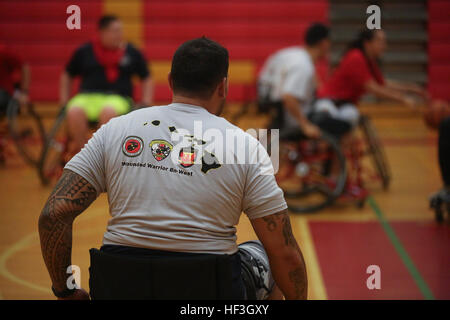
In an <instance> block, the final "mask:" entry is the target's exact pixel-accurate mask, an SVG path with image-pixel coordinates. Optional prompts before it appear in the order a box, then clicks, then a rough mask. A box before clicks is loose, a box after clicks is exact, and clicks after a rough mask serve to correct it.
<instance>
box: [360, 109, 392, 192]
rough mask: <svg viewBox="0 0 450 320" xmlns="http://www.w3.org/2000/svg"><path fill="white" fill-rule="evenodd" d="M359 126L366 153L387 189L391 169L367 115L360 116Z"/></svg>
mask: <svg viewBox="0 0 450 320" xmlns="http://www.w3.org/2000/svg"><path fill="white" fill-rule="evenodd" d="M360 127H361V129H362V132H363V135H364V138H365V140H366V143H367V146H368V150H367V151H368V153H369V155H370V157H371V158H372V163H373V165H374V167H375V170H376V172H377V174H378V176H379V177H380V179H381V182H382V184H383V189H384V190H387V189H388V188H389V185H390V183H391V170H390V167H389V163H388V161H387V157H386V154H385V152H384V149H383V145H382V144H381V142H380V139H379V138H378V135H377V133H376V130H375V128H374V127H373V125H372V122H371V121H370V119H369V118H368V117H367V116H362V117H361V119H360Z"/></svg>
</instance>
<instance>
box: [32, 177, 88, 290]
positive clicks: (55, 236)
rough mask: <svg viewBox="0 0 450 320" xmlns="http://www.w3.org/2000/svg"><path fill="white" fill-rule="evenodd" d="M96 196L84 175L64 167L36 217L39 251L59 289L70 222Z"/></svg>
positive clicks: (63, 277)
mask: <svg viewBox="0 0 450 320" xmlns="http://www.w3.org/2000/svg"><path fill="white" fill-rule="evenodd" d="M96 197H97V192H96V190H95V188H94V187H93V186H92V185H91V184H90V183H89V182H88V181H87V180H86V179H84V178H83V177H81V176H80V175H78V174H76V173H74V172H72V171H70V170H64V172H63V175H62V177H61V179H60V180H59V181H58V183H57V184H56V186H55V188H54V190H53V192H52V193H51V195H50V197H49V198H48V200H47V203H46V204H45V206H44V209H43V210H42V212H41V216H40V217H39V236H40V240H41V249H42V255H43V257H44V261H45V264H46V266H47V269H48V272H49V274H50V278H51V280H52V283H53V287H54V288H55V289H56V290H58V291H62V290H64V289H65V288H66V279H67V277H68V275H67V273H66V269H67V267H68V266H70V265H71V254H72V223H73V220H74V219H75V218H76V217H77V216H78V215H79V214H80V213H82V212H83V211H84V210H85V209H86V208H87V207H88V206H89V205H90V204H91V203H92V202H93V201H94V200H95V198H96Z"/></svg>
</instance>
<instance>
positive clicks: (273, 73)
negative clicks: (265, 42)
mask: <svg viewBox="0 0 450 320" xmlns="http://www.w3.org/2000/svg"><path fill="white" fill-rule="evenodd" d="M315 72H316V71H315V67H314V63H313V61H312V59H311V56H310V55H309V53H308V52H307V51H306V50H305V49H303V48H301V47H289V48H284V49H281V50H279V51H277V52H275V53H274V54H273V55H271V56H270V57H269V58H268V59H267V61H266V63H265V64H264V66H263V68H262V70H261V72H260V76H259V84H260V90H262V91H265V92H260V93H259V94H260V96H264V95H266V96H267V95H268V97H269V99H270V100H271V101H274V102H281V98H282V96H283V95H284V94H290V95H292V96H294V97H296V98H297V99H298V100H300V101H301V103H302V111H303V112H304V113H307V112H308V111H309V109H310V108H311V104H312V102H313V100H314V94H315V90H316V85H317V82H316V75H315ZM285 119H286V122H287V124H290V123H291V122H292V121H294V122H295V120H293V119H292V117H291V116H290V115H289V114H287V113H286V117H285ZM294 122H292V124H294Z"/></svg>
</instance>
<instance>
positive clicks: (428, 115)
mask: <svg viewBox="0 0 450 320" xmlns="http://www.w3.org/2000/svg"><path fill="white" fill-rule="evenodd" d="M449 116H450V105H449V104H448V102H446V101H444V100H433V101H432V102H431V104H430V105H428V106H427V108H426V109H425V112H424V114H423V120H424V121H425V123H426V125H427V126H428V127H430V128H431V129H437V128H438V127H439V124H440V123H441V121H442V120H443V119H444V118H446V117H449Z"/></svg>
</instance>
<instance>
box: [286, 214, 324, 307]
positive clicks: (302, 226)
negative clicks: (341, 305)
mask: <svg viewBox="0 0 450 320" xmlns="http://www.w3.org/2000/svg"><path fill="white" fill-rule="evenodd" d="M294 221H295V223H296V225H297V226H298V229H299V235H300V237H299V238H300V239H299V240H300V241H299V242H300V246H301V249H302V252H303V256H304V258H305V260H306V267H307V272H308V282H309V285H308V287H309V289H308V290H309V293H308V299H314V300H326V299H328V297H327V291H326V289H325V285H324V282H323V278H322V272H321V270H320V264H319V260H318V259H317V255H316V250H315V246H314V241H313V239H312V237H311V233H310V232H309V227H308V221H307V219H306V218H304V217H296V219H295V220H294Z"/></svg>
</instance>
